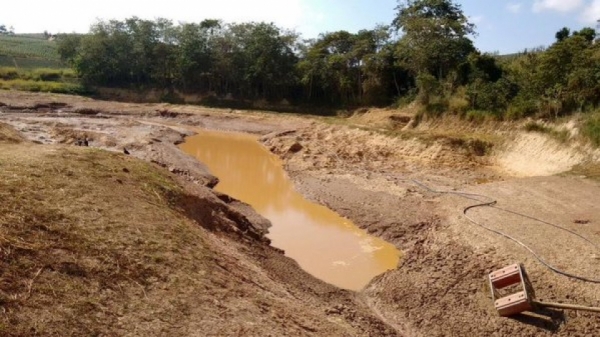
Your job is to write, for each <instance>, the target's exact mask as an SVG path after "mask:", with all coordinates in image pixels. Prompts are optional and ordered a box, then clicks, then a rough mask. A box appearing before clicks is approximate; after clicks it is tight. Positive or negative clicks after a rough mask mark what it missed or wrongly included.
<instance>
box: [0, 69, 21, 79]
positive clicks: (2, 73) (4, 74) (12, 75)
mask: <svg viewBox="0 0 600 337" xmlns="http://www.w3.org/2000/svg"><path fill="white" fill-rule="evenodd" d="M17 78H19V71H18V70H17V68H10V67H1V68H0V79H3V80H14V79H17Z"/></svg>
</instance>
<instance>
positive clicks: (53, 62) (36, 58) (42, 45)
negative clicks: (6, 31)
mask: <svg viewBox="0 0 600 337" xmlns="http://www.w3.org/2000/svg"><path fill="white" fill-rule="evenodd" d="M0 66H1V67H17V68H24V69H34V68H62V67H64V66H63V65H62V64H61V62H60V56H59V55H58V51H57V46H56V43H55V42H54V41H48V40H47V39H45V38H43V37H42V36H37V35H31V34H30V35H15V36H10V35H0Z"/></svg>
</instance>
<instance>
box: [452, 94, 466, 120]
mask: <svg viewBox="0 0 600 337" xmlns="http://www.w3.org/2000/svg"><path fill="white" fill-rule="evenodd" d="M469 107H470V104H469V101H468V100H467V99H466V98H463V97H460V96H451V97H450V98H449V99H448V110H449V111H450V112H451V113H452V114H454V115H458V116H461V117H462V116H464V115H465V114H466V113H467V111H469Z"/></svg>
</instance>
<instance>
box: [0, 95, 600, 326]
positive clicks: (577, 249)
mask: <svg viewBox="0 0 600 337" xmlns="http://www.w3.org/2000/svg"><path fill="white" fill-rule="evenodd" d="M0 112H1V113H0V122H4V123H7V124H9V125H11V126H12V127H14V129H16V130H17V131H19V132H20V134H21V135H23V136H24V137H25V138H27V139H28V140H29V141H31V142H33V143H34V144H35V143H38V144H37V145H33V144H27V145H23V144H17V145H0V148H1V149H2V151H3V154H2V158H5V157H6V156H8V157H10V158H13V159H14V160H15V161H19V160H21V159H19V158H20V156H19V155H18V154H19V153H21V152H28V151H33V150H31V149H36V150H35V151H40V152H44V151H47V150H40V149H46V148H56V149H58V151H66V152H67V153H71V152H73V151H74V153H76V154H78V155H82V156H85V154H86V151H87V150H86V149H84V148H80V147H75V146H73V144H74V143H75V142H76V141H77V140H78V139H82V138H85V137H87V138H89V139H90V142H89V144H90V147H92V148H94V149H103V150H109V151H112V152H114V153H119V156H120V157H123V156H124V155H122V152H123V149H124V148H126V149H127V150H128V152H129V153H131V156H129V157H126V158H131V157H136V158H138V159H142V160H144V161H146V162H150V163H152V167H153V168H154V169H156V170H159V171H160V172H162V173H161V174H165V175H166V176H168V177H172V179H173V181H175V182H176V183H177V184H178V185H179V186H183V187H182V188H183V190H184V191H185V193H184V194H185V195H188V196H194V198H191V197H190V198H187V199H185V198H184V199H183V201H180V202H179V203H178V205H179V206H178V207H179V208H178V211H179V212H180V213H177V214H178V215H177V217H175V218H173V219H169V218H166V217H163V218H162V219H163V223H168V222H171V221H174V219H184V220H179V221H180V222H181V221H183V222H185V223H188V225H187V226H190V225H189V224H192V223H200V224H202V225H201V226H196V227H194V230H193V231H191V233H193V235H196V236H197V237H199V238H201V240H200V241H201V242H203V243H196V244H195V245H200V246H202V247H201V248H202V249H198V250H199V251H204V252H206V254H204V255H206V256H209V258H207V257H204V256H198V257H195V258H193V259H189V258H188V259H187V260H186V261H178V262H176V263H178V264H181V270H184V271H185V272H179V273H177V272H175V271H174V270H173V269H179V268H180V267H179V265H178V264H175V266H177V268H171V269H169V272H168V273H174V274H173V275H175V276H173V277H172V278H167V279H166V280H163V279H160V278H159V281H156V280H151V281H145V282H146V283H143V282H140V281H139V280H138V281H136V282H138V283H141V284H142V286H141V288H142V289H143V291H140V287H139V286H138V287H137V288H136V286H135V283H131V282H129V283H128V284H127V285H128V286H129V287H130V288H131V289H129V290H126V293H127V294H129V295H128V296H127V297H125V298H124V299H122V300H120V301H119V300H114V295H110V294H107V295H105V298H104V299H103V300H108V299H113V302H114V303H111V304H110V305H108V304H107V303H105V302H101V301H99V300H97V299H95V300H94V301H97V302H98V303H100V304H99V305H98V306H99V307H101V308H102V310H100V311H99V312H102V313H103V315H104V316H102V315H100V314H98V316H97V319H95V321H94V322H98V324H96V325H94V324H95V323H90V322H88V321H86V320H84V319H83V318H81V319H75V322H76V323H73V325H72V326H69V324H67V326H68V327H66V326H64V322H69V320H68V319H67V318H69V317H71V318H73V317H72V316H68V314H69V312H71V313H72V311H69V310H73V309H72V308H71V307H69V305H70V304H69V303H68V302H65V303H62V304H60V305H61V307H64V308H65V310H63V311H61V312H60V313H59V314H55V316H54V317H49V318H48V320H47V321H48V322H54V323H56V322H62V324H63V326H62V327H63V328H64V329H71V330H63V331H62V335H77V333H75V332H74V331H77V330H76V329H77V328H78V327H79V328H80V327H85V326H96V327H102V328H98V329H99V330H97V331H96V332H97V334H98V335H115V334H116V335H140V336H142V335H173V334H175V335H190V336H193V335H198V336H210V335H214V336H229V335H239V336H268V335H272V336H285V335H287V336H298V335H307V336H396V335H397V336H465V335H472V336H550V335H552V336H595V335H597V333H598V331H600V315H598V314H590V313H583V312H572V311H560V310H542V311H540V312H537V313H532V314H527V315H521V316H517V317H515V318H510V319H509V318H500V317H498V316H497V314H496V313H495V311H494V308H493V305H492V304H493V303H492V300H491V298H490V291H489V289H488V288H487V285H486V284H487V283H486V276H487V274H488V273H489V272H490V271H492V270H494V269H497V268H500V267H503V266H505V265H508V264H512V263H517V262H520V263H523V264H524V265H525V267H526V268H527V270H528V272H529V274H530V276H531V279H532V283H533V286H534V288H535V290H536V295H537V297H538V299H540V300H545V301H550V302H565V303H575V304H581V305H591V306H600V285H599V284H593V283H589V282H583V281H577V280H573V279H569V278H567V277H564V276H560V275H558V274H556V273H553V272H551V271H550V270H548V269H546V268H544V267H543V266H542V265H541V264H540V263H539V262H538V261H537V260H535V259H534V257H533V256H532V255H531V254H530V253H528V252H527V251H526V250H525V249H523V248H522V247H521V246H519V245H517V244H515V243H514V242H512V241H509V240H507V239H505V238H503V237H501V236H498V235H496V234H493V233H491V232H489V231H486V230H485V229H483V228H481V227H478V226H476V225H474V224H472V223H470V222H469V221H467V220H466V219H465V217H464V216H463V214H462V210H463V208H464V207H466V206H469V205H470V204H472V203H473V201H470V200H465V199H462V198H460V197H458V196H456V195H448V194H437V193H433V192H431V191H428V190H426V189H425V188H423V187H422V186H420V185H418V184H417V183H416V182H415V181H419V182H421V183H423V184H425V185H427V186H429V187H431V188H432V189H440V190H456V191H458V190H460V191H468V192H472V193H480V194H484V195H488V196H490V197H493V198H494V199H497V200H498V206H500V207H503V208H506V209H510V210H513V211H518V212H522V213H524V214H527V215H529V216H534V217H538V218H540V219H543V220H545V221H548V222H552V223H556V224H558V225H561V226H563V227H565V228H567V229H569V230H572V231H574V232H576V233H578V234H580V235H582V236H584V237H586V238H588V239H589V240H590V241H592V242H593V243H594V244H595V245H594V244H590V243H589V242H586V241H584V240H582V239H580V238H578V237H577V236H574V235H572V234H569V233H567V232H565V231H562V230H559V229H557V228H555V227H552V226H548V225H547V224H543V223H540V222H536V221H533V220H531V219H527V218H523V217H518V216H516V215H514V214H508V213H505V212H501V211H498V210H496V209H491V208H477V209H474V210H473V211H471V212H470V213H469V215H470V216H472V217H474V218H476V219H477V220H478V221H481V222H484V223H485V224H486V225H487V226H490V227H491V228H494V229H497V230H502V231H505V232H506V233H508V234H510V235H512V236H514V237H516V238H518V239H519V240H521V241H523V242H524V243H525V244H527V245H529V246H530V247H531V248H532V249H534V250H535V251H536V252H537V253H539V255H540V256H541V257H542V258H543V259H544V260H546V261H547V262H548V263H550V264H552V265H554V266H556V267H558V268H561V269H564V270H565V271H567V272H569V273H573V274H578V275H581V276H586V277H589V278H600V276H598V275H600V249H598V246H600V204H598V202H597V200H598V199H597V196H598V191H599V188H600V186H599V184H600V183H599V182H598V181H597V180H594V179H591V178H588V177H586V175H588V174H587V173H586V172H588V171H586V170H580V171H577V174H560V175H556V174H558V173H561V172H564V171H569V170H570V168H571V167H572V166H573V165H577V164H585V165H589V166H590V167H596V166H594V165H595V163H596V162H597V160H598V158H599V156H598V152H597V151H596V150H593V149H589V148H587V147H586V146H585V145H578V146H576V147H572V146H571V147H569V146H567V145H564V144H559V143H558V142H556V141H554V140H552V139H548V138H547V137H544V136H543V135H538V134H534V135H532V134H529V133H525V132H522V131H519V130H518V128H517V127H515V125H502V126H499V125H487V126H477V127H474V126H464V125H459V124H453V123H452V122H448V121H442V122H438V123H434V122H431V123H422V124H421V125H419V126H416V127H415V125H414V124H415V123H414V121H413V120H412V118H413V117H412V115H411V114H410V113H407V112H404V113H396V112H389V111H387V112H386V111H375V112H373V113H367V114H363V115H357V116H353V117H351V118H348V119H346V120H343V121H340V120H338V119H335V120H329V119H323V118H307V117H299V116H295V115H279V114H272V113H263V112H248V111H244V112H241V111H235V110H217V109H206V108H200V107H192V106H174V105H168V104H125V103H114V102H103V101H93V100H89V99H84V98H80V97H72V96H62V95H45V94H28V93H16V92H7V91H0ZM165 125H169V127H167V126H165ZM190 127H199V128H207V129H214V130H231V131H243V132H250V133H255V134H258V135H261V136H262V138H261V141H262V142H263V143H264V144H265V146H266V147H267V148H269V149H270V150H271V151H272V152H274V153H276V154H278V155H280V157H281V158H282V159H283V160H284V162H285V164H286V169H287V170H288V173H289V175H290V177H291V178H292V179H293V181H294V182H295V183H296V186H297V188H298V190H299V191H301V192H302V193H303V194H304V195H305V196H307V197H308V198H310V199H313V200H315V201H317V202H319V203H321V204H324V205H326V206H328V207H330V208H331V209H333V210H335V211H337V212H338V213H340V214H341V215H343V216H345V217H348V218H349V219H351V220H352V221H353V222H354V223H356V224H357V225H359V226H360V227H362V228H365V229H366V230H367V231H369V232H370V233H371V234H373V235H375V236H379V237H381V238H384V239H386V240H388V241H389V242H391V243H393V244H395V245H396V246H397V247H398V248H399V249H401V250H402V252H403V259H402V262H401V264H400V266H399V267H398V268H397V269H396V270H393V271H390V272H388V273H386V274H384V275H381V276H379V277H377V278H376V279H374V280H373V281H372V282H371V284H370V285H369V286H367V287H366V289H365V290H364V291H362V292H359V293H353V292H348V291H342V290H338V289H336V288H334V287H332V286H329V285H327V284H324V283H322V282H320V281H318V280H316V279H314V278H312V277H311V276H310V275H307V274H306V273H305V272H303V271H302V270H301V269H300V268H299V267H298V266H297V265H296V264H295V263H294V262H293V261H291V260H290V259H287V258H285V257H284V256H283V255H282V254H281V253H280V252H279V251H277V250H276V249H274V248H270V247H269V246H268V240H267V239H266V238H265V237H264V236H263V235H264V233H265V231H266V230H267V227H268V222H267V221H265V220H264V219H262V218H260V216H258V215H256V214H255V213H254V212H253V211H252V210H251V209H250V208H249V207H248V206H245V205H243V204H241V203H239V202H237V201H234V200H231V199H230V198H227V197H226V196H222V195H218V194H217V193H215V192H213V191H212V190H211V189H210V187H212V186H214V185H215V184H216V183H217V180H216V178H214V177H213V176H211V175H210V174H209V173H208V172H207V170H206V168H205V167H204V166H203V165H202V164H200V163H198V162H196V161H195V160H193V159H191V158H190V157H188V156H186V155H184V154H183V153H181V152H180V151H179V150H178V148H177V147H176V144H177V143H179V142H181V141H182V140H183V137H185V136H186V135H189V134H191V132H192V131H190ZM0 135H1V134H0ZM5 138H7V139H8V138H9V137H5ZM10 138H11V139H13V141H11V143H14V142H18V135H15V134H14V133H10ZM0 139H1V136H0ZM15 139H16V140H15ZM5 143H7V141H6V140H5ZM7 144H8V143H7ZM39 144H45V145H46V146H40V145H39ZM297 144H299V145H301V146H298V145H297ZM23 146H26V147H27V148H26V149H25V148H22V147H23ZM19 147H21V148H19ZM299 148H300V149H301V150H298V149H299ZM290 149H294V150H293V151H290ZM40 155H42V154H40ZM120 157H119V158H120ZM23 160H25V159H23ZM21 165H28V162H22V163H21ZM161 168H162V169H161ZM14 174H16V173H14ZM552 174H553V175H552ZM589 176H592V174H589ZM119 179H120V178H119ZM99 193H100V192H99ZM115 202H116V201H115ZM190 205H194V207H190ZM199 206H200V207H199ZM115 207H116V206H115ZM180 208H181V209H180ZM192 210H195V211H192ZM165 212H166V211H165ZM0 217H1V215H0ZM148 217H150V218H153V217H152V216H151V215H148ZM158 217H159V218H160V216H158ZM123 222H127V221H126V219H124V220H123ZM157 226H158V225H157ZM186 228H187V227H186ZM2 233H3V232H1V231H0V235H1V234H2ZM5 235H6V234H5ZM190 235H192V234H190ZM125 238H126V237H125ZM0 242H1V241H0ZM186 242H189V240H188V241H186ZM143 247H144V245H141V246H140V248H139V249H143ZM190 247H194V245H192V246H190ZM191 250H194V248H191ZM82 254H83V253H82ZM169 254H170V255H169V256H170V259H171V260H169V261H171V263H175V262H173V261H176V260H177V259H175V257H178V256H180V255H177V254H175V255H173V254H174V253H172V252H171V253H169ZM192 260H193V261H192ZM194 263H197V264H198V265H194ZM37 268H40V267H37ZM186 268H187V269H186ZM191 269H198V271H196V272H195V273H196V274H198V275H199V276H198V277H189V276H188V277H185V276H184V274H186V273H188V271H189V270H191ZM43 271H45V269H43ZM168 273H167V272H165V274H168ZM35 274H36V267H31V268H30V269H28V272H27V273H25V275H24V276H23V277H24V278H25V279H28V280H29V279H31V278H34V279H35V280H36V284H37V283H38V282H39V281H42V280H43V278H44V274H45V272H42V273H41V275H42V276H38V277H37V278H36V277H35ZM2 277H4V276H3V275H0V278H2ZM192 279H193V280H192ZM198 279H202V281H198ZM194 280H195V281H194ZM178 282H182V283H178ZM3 284H6V283H2V282H0V290H1V291H3V292H6V290H5V289H4V287H3V286H2V285H3ZM26 284H27V282H25V285H26ZM101 288H102V287H100V288H98V291H100V289H101ZM136 289H137V290H136ZM20 291H21V292H24V293H32V294H34V295H35V294H37V293H36V292H34V291H29V290H28V289H27V286H25V288H24V290H23V289H21V290H20ZM136 291H137V293H136ZM16 292H17V293H18V292H19V290H16ZM0 294H2V293H0ZM9 295H10V294H7V295H6V296H9ZM44 295H46V296H49V295H48V294H44ZM12 296H14V294H13V295H12ZM27 296H29V295H27ZM41 296H42V295H40V297H41ZM90 296H91V295H90ZM17 297H18V296H17ZM31 298H33V299H35V296H31ZM49 298H51V296H50V297H49ZM31 300H32V299H30V298H27V300H22V303H25V304H22V306H21V307H12V309H11V307H10V306H6V305H5V304H4V303H3V302H2V301H0V306H2V310H3V312H4V318H3V319H4V321H0V327H2V328H4V329H5V330H6V329H7V327H8V328H10V327H11V326H12V324H16V323H14V322H20V323H19V324H21V325H19V326H21V327H23V328H26V327H27V325H26V324H25V323H23V318H22V317H21V316H19V315H20V314H19V309H15V308H20V310H22V312H24V313H26V314H27V315H34V314H36V315H37V314H38V313H39V312H44V309H43V306H41V304H40V303H43V302H36V303H34V304H31V305H29V304H27V303H28V301H31ZM54 300H56V298H54ZM92 302H93V301H92ZM46 303H48V302H46ZM94 303H96V302H94ZM117 307H118V308H120V309H119V310H120V311H119V310H116V308H117ZM7 308H8V309H7ZM23 308H25V309H23ZM114 310H116V312H118V313H119V314H118V315H116V314H115V315H112V316H111V317H110V320H109V318H108V316H109V315H107V314H106V313H107V312H112V311H114ZM46 311H48V308H46ZM165 311H166V313H165ZM61 315H62V316H61ZM15 317H16V318H15ZM159 317H160V319H159ZM107 322H108V323H107ZM110 322H112V323H110ZM99 323H102V324H99ZM23 324H24V325H23ZM48 326H50V327H53V326H54V325H48ZM55 329H57V330H52V331H56V334H57V335H58V334H61V333H60V331H61V330H60V329H59V327H58V325H56V326H55ZM0 331H2V330H0ZM8 331H10V330H8ZM94 331H95V330H94ZM13 335H27V334H26V333H25V332H21V333H14V334H13ZM84 335H88V334H84Z"/></svg>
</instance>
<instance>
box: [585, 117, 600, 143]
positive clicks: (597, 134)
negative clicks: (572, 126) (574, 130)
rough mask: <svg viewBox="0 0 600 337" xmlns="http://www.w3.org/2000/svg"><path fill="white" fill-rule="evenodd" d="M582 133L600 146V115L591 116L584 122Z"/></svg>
mask: <svg viewBox="0 0 600 337" xmlns="http://www.w3.org/2000/svg"><path fill="white" fill-rule="evenodd" d="M581 131H582V133H583V135H584V136H586V137H587V138H588V139H589V140H590V141H591V142H592V144H594V145H595V146H600V116H599V115H595V116H590V117H588V118H587V120H586V121H585V122H584V123H583V128H582V130H581Z"/></svg>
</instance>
